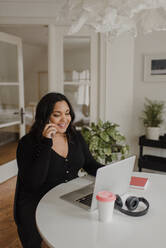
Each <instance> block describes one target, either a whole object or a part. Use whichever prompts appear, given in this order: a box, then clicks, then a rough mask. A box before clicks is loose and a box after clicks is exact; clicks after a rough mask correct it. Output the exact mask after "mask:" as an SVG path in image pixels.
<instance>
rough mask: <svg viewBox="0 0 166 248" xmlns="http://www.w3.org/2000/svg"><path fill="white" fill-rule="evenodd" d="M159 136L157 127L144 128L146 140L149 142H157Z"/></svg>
mask: <svg viewBox="0 0 166 248" xmlns="http://www.w3.org/2000/svg"><path fill="white" fill-rule="evenodd" d="M159 135H160V128H159V127H147V128H146V138H147V139H150V140H158V139H159Z"/></svg>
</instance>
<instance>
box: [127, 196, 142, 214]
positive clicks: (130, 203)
mask: <svg viewBox="0 0 166 248" xmlns="http://www.w3.org/2000/svg"><path fill="white" fill-rule="evenodd" d="M138 204H139V199H138V198H137V197H135V196H130V197H128V198H127V200H126V202H125V205H126V207H127V208H128V210H130V211H133V210H135V209H136V208H137V207H138Z"/></svg>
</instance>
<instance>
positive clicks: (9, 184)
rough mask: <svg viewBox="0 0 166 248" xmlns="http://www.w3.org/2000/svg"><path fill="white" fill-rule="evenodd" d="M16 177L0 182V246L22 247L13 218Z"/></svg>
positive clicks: (5, 247) (9, 247)
mask: <svg viewBox="0 0 166 248" xmlns="http://www.w3.org/2000/svg"><path fill="white" fill-rule="evenodd" d="M15 184H16V177H13V178H11V179H9V180H8V181H6V182H4V183H2V184H0V247H1V248H21V247H22V246H21V244H20V241H19V239H18V235H17V231H16V225H15V223H14V219H13V200H14V192H15Z"/></svg>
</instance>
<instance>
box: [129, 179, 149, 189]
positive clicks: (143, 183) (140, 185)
mask: <svg viewBox="0 0 166 248" xmlns="http://www.w3.org/2000/svg"><path fill="white" fill-rule="evenodd" d="M147 183H148V178H146V177H134V176H132V177H131V181H130V187H132V188H137V189H145V188H146V187H147Z"/></svg>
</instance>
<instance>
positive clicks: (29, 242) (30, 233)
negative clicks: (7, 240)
mask: <svg viewBox="0 0 166 248" xmlns="http://www.w3.org/2000/svg"><path fill="white" fill-rule="evenodd" d="M17 231H18V235H19V238H20V241H21V243H22V247H23V248H41V242H42V239H41V236H40V234H39V233H38V231H37V228H36V226H35V225H33V226H31V227H30V226H29V227H28V225H23V226H21V225H18V226H17Z"/></svg>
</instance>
